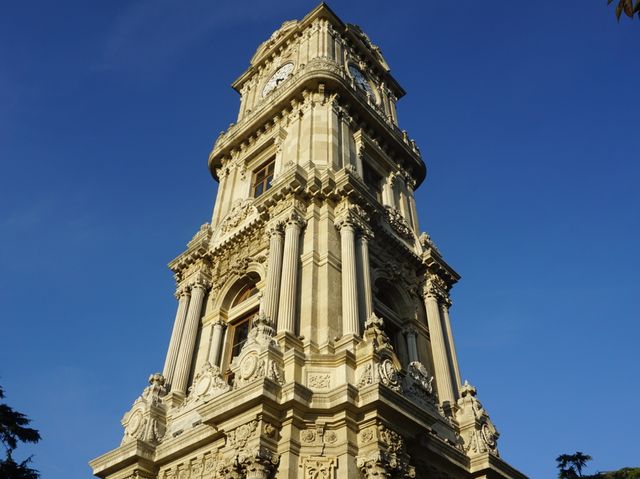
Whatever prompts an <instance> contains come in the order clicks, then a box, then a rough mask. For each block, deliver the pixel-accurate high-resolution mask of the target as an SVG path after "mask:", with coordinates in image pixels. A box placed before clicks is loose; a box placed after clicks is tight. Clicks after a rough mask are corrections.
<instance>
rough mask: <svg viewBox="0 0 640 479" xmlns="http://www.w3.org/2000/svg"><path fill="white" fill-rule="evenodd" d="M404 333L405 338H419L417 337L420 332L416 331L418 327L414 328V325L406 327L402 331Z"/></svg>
mask: <svg viewBox="0 0 640 479" xmlns="http://www.w3.org/2000/svg"><path fill="white" fill-rule="evenodd" d="M402 332H403V334H404V335H405V336H417V335H418V330H417V329H416V327H415V326H413V325H410V326H407V327H405V328H404V329H403V330H402Z"/></svg>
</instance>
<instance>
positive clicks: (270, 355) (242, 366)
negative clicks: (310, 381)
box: [230, 313, 284, 389]
mask: <svg viewBox="0 0 640 479" xmlns="http://www.w3.org/2000/svg"><path fill="white" fill-rule="evenodd" d="M274 334H275V329H274V326H273V322H272V321H271V320H270V319H269V318H268V317H266V316H265V315H264V314H263V313H259V314H258V315H257V316H256V317H255V318H254V320H253V327H252V329H251V331H250V332H249V337H248V338H247V341H246V343H245V344H244V346H243V347H242V350H241V351H240V355H239V356H238V357H236V358H234V359H233V361H232V362H231V366H230V367H231V370H232V371H233V372H234V374H235V377H234V382H233V387H234V388H235V389H237V388H239V387H242V386H244V385H245V384H248V383H250V382H253V381H255V380H257V379H261V378H265V377H266V378H269V379H271V380H272V381H275V382H276V383H278V384H284V374H283V371H282V366H281V363H280V358H281V352H280V348H279V346H278V343H277V342H276V341H275V339H274V338H273V336H274Z"/></svg>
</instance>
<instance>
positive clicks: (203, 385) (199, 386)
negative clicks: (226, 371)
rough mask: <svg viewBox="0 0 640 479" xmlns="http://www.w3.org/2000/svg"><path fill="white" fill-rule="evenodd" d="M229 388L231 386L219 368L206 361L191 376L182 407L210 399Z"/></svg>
mask: <svg viewBox="0 0 640 479" xmlns="http://www.w3.org/2000/svg"><path fill="white" fill-rule="evenodd" d="M230 390H231V386H229V385H228V384H227V383H226V381H225V380H224V379H223V378H222V372H221V371H220V368H219V367H218V366H215V365H212V364H210V363H209V362H208V361H207V362H205V363H204V364H203V365H202V368H201V369H200V371H199V372H198V373H197V374H196V376H195V377H194V378H193V385H192V386H191V387H190V388H189V396H188V397H187V400H186V401H185V403H184V404H183V407H187V406H190V405H191V404H192V403H195V402H198V403H200V402H207V401H210V400H211V399H214V398H216V397H218V396H220V395H222V394H224V393H226V392H228V391H230Z"/></svg>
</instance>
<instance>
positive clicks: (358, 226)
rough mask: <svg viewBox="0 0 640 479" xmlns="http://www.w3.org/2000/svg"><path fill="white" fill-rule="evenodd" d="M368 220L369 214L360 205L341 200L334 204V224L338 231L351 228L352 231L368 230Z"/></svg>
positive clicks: (369, 229) (369, 228)
mask: <svg viewBox="0 0 640 479" xmlns="http://www.w3.org/2000/svg"><path fill="white" fill-rule="evenodd" d="M369 222H370V217H369V215H368V214H367V212H366V211H365V210H364V209H363V208H362V207H361V206H360V205H355V204H351V203H349V202H347V201H343V202H341V203H340V204H339V205H338V206H336V209H335V219H334V225H335V226H336V228H337V229H338V231H340V230H342V228H351V229H353V230H354V232H355V231H357V232H370V231H371V227H370V226H369Z"/></svg>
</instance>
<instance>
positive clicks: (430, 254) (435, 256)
mask: <svg viewBox="0 0 640 479" xmlns="http://www.w3.org/2000/svg"><path fill="white" fill-rule="evenodd" d="M422 263H423V264H424V265H425V266H426V267H427V269H428V270H429V272H430V273H431V274H435V275H437V276H440V277H441V278H442V279H443V280H444V281H445V282H446V283H447V286H448V287H449V288H450V287H451V286H453V285H454V284H455V283H457V282H458V281H459V280H460V275H459V274H458V273H456V271H455V270H454V269H453V268H452V267H451V266H449V264H448V263H447V262H446V261H445V260H444V259H443V258H442V256H441V255H440V254H439V253H437V252H436V251H435V250H433V249H432V248H430V249H428V250H427V251H426V252H424V253H423V254H422Z"/></svg>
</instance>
